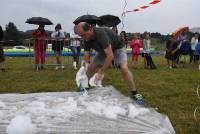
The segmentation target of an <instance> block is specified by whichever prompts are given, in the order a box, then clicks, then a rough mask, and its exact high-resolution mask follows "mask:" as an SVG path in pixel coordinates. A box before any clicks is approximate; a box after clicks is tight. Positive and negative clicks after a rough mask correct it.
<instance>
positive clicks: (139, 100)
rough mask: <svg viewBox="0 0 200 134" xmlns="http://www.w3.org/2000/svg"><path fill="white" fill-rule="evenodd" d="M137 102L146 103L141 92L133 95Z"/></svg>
mask: <svg viewBox="0 0 200 134" xmlns="http://www.w3.org/2000/svg"><path fill="white" fill-rule="evenodd" d="M131 98H132V99H133V100H134V101H135V102H136V103H137V104H139V105H144V98H143V96H142V95H141V94H135V95H133V96H132V97H131Z"/></svg>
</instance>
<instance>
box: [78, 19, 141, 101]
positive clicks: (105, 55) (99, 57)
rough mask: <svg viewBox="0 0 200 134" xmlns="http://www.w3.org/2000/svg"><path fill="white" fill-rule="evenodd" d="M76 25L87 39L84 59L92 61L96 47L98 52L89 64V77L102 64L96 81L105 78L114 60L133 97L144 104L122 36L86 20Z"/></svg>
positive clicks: (79, 32) (81, 34)
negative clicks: (94, 25)
mask: <svg viewBox="0 0 200 134" xmlns="http://www.w3.org/2000/svg"><path fill="white" fill-rule="evenodd" d="M75 27H76V28H75V33H77V34H78V35H79V36H80V37H82V38H83V39H84V41H85V43H84V49H85V54H84V60H85V61H86V62H88V63H90V56H91V50H92V49H94V50H95V51H96V52H97V54H96V56H95V58H94V60H93V62H91V64H89V66H88V70H87V76H88V78H90V77H91V76H92V75H93V74H94V72H95V71H96V69H97V67H98V66H100V68H99V69H98V71H97V73H96V75H95V79H96V80H95V81H101V80H103V78H104V74H105V72H106V70H107V69H108V67H109V66H110V65H111V64H112V61H114V65H115V66H117V67H118V68H119V69H120V71H121V73H122V76H123V78H124V80H125V81H126V82H127V84H128V87H129V89H130V91H131V92H132V96H131V98H132V99H134V100H135V102H136V103H138V104H144V99H143V97H142V95H141V94H139V93H138V90H137V89H136V87H135V83H134V81H133V76H132V74H131V72H130V71H129V69H128V65H127V54H126V49H125V47H124V45H123V43H122V40H121V39H120V37H119V36H118V35H117V34H116V33H114V32H113V31H112V30H111V29H109V28H105V27H101V28H97V27H93V26H91V25H90V24H88V23H86V22H80V23H79V24H78V25H77V26H75Z"/></svg>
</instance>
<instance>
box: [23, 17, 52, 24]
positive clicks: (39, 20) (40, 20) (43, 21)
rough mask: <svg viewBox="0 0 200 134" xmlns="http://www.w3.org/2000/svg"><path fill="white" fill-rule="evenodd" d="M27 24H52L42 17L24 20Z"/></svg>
mask: <svg viewBox="0 0 200 134" xmlns="http://www.w3.org/2000/svg"><path fill="white" fill-rule="evenodd" d="M26 23H28V24H36V25H52V24H53V23H52V22H51V21H50V20H49V19H47V18H42V17H32V18H29V19H27V20H26Z"/></svg>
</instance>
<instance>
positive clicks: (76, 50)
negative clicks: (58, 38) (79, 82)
mask: <svg viewBox="0 0 200 134" xmlns="http://www.w3.org/2000/svg"><path fill="white" fill-rule="evenodd" d="M76 27H77V26H74V33H71V36H70V37H71V38H70V49H71V51H72V56H73V67H74V69H75V70H76V69H77V65H78V63H79V56H80V52H81V41H80V37H79V36H78V35H76Z"/></svg>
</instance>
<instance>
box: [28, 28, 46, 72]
mask: <svg viewBox="0 0 200 134" xmlns="http://www.w3.org/2000/svg"><path fill="white" fill-rule="evenodd" d="M32 37H33V38H34V39H35V40H34V52H35V54H34V55H35V69H36V70H37V71H38V70H39V69H44V63H45V56H46V46H47V41H46V39H47V37H48V33H47V32H46V31H45V30H44V25H39V27H38V29H37V30H35V31H34V32H33V33H32Z"/></svg>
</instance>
